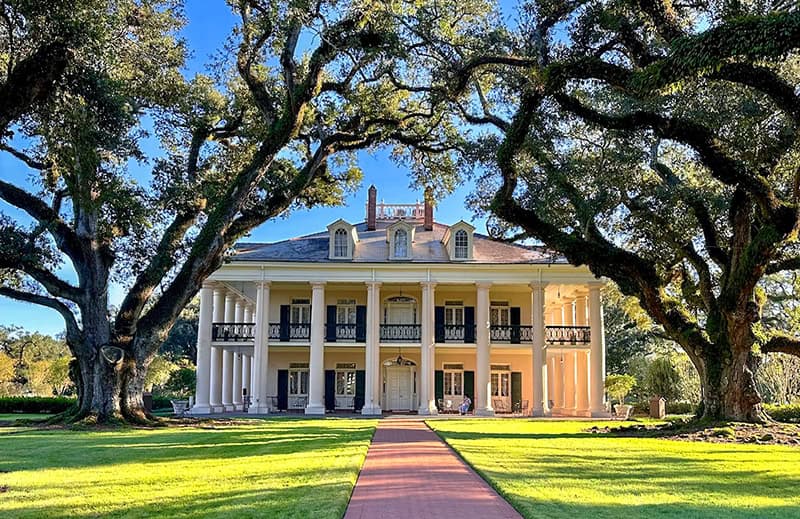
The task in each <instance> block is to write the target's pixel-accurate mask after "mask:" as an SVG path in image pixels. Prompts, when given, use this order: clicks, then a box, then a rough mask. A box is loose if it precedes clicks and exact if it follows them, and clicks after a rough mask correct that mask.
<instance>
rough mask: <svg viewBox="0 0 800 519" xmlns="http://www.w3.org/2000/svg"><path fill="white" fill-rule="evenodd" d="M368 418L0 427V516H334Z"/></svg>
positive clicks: (366, 436) (348, 486) (359, 454)
mask: <svg viewBox="0 0 800 519" xmlns="http://www.w3.org/2000/svg"><path fill="white" fill-rule="evenodd" d="M375 423H376V422H375V421H373V420H359V419H355V420H352V419H351V420H347V419H325V420H322V419H319V420H304V419H292V418H274V419H268V420H247V421H243V422H240V423H239V424H236V425H206V426H205V427H202V426H201V427H170V428H160V429H153V430H146V429H124V430H113V431H95V432H82V431H64V430H49V431H36V430H31V429H23V430H20V428H19V427H13V428H8V429H0V489H2V487H4V486H7V487H8V488H7V490H6V491H5V492H0V517H9V518H10V517H37V518H38V517H64V516H69V517H154V516H158V517H187V518H188V517H197V516H208V517H236V518H240V517H331V518H338V517H341V515H342V514H343V512H344V510H345V508H346V507H347V502H348V499H349V497H350V493H351V491H352V488H353V485H354V484H355V481H356V478H357V477H358V471H359V469H360V467H361V465H362V463H363V461H364V456H365V455H366V452H367V447H368V446H369V442H370V439H371V438H372V433H373V431H374V429H375Z"/></svg>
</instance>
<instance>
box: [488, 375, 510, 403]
mask: <svg viewBox="0 0 800 519" xmlns="http://www.w3.org/2000/svg"><path fill="white" fill-rule="evenodd" d="M490 380H491V388H492V395H491V396H492V398H511V370H510V369H508V370H505V369H503V370H495V369H493V370H492V371H491V378H490Z"/></svg>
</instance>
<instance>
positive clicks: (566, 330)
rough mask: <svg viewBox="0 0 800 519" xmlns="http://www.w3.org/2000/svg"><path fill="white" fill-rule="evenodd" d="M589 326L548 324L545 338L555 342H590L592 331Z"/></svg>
mask: <svg viewBox="0 0 800 519" xmlns="http://www.w3.org/2000/svg"><path fill="white" fill-rule="evenodd" d="M589 330H590V328H589V327H588V326H548V327H547V328H546V329H545V340H546V341H547V342H549V343H555V344H589V342H591V333H590V331H589Z"/></svg>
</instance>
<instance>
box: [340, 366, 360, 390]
mask: <svg viewBox="0 0 800 519" xmlns="http://www.w3.org/2000/svg"><path fill="white" fill-rule="evenodd" d="M355 394H356V365H355V363H338V364H336V396H354V395H355Z"/></svg>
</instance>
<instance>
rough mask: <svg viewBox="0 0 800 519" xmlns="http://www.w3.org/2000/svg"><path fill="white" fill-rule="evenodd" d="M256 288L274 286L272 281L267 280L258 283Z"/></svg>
mask: <svg viewBox="0 0 800 519" xmlns="http://www.w3.org/2000/svg"><path fill="white" fill-rule="evenodd" d="M256 286H257V287H258V288H269V287H271V286H272V281H266V280H261V281H256Z"/></svg>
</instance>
